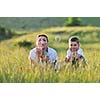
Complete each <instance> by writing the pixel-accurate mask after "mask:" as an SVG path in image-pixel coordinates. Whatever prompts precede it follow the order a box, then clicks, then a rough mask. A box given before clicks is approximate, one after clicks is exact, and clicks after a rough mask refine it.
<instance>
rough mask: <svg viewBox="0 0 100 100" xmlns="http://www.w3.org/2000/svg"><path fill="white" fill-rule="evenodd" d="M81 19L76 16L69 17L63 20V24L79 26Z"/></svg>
mask: <svg viewBox="0 0 100 100" xmlns="http://www.w3.org/2000/svg"><path fill="white" fill-rule="evenodd" d="M81 25H82V20H81V19H80V18H78V17H69V18H68V19H67V21H66V22H65V26H81Z"/></svg>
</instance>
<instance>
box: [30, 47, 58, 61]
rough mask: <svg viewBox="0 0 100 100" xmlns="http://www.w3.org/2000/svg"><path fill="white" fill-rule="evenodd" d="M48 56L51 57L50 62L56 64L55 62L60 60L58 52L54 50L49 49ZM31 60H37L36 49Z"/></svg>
mask: <svg viewBox="0 0 100 100" xmlns="http://www.w3.org/2000/svg"><path fill="white" fill-rule="evenodd" d="M46 55H47V56H48V57H49V60H50V62H55V60H56V61H57V60H58V57H57V52H56V51H55V50H54V49H53V48H50V47H48V49H47V50H46ZM29 58H30V59H31V60H36V48H34V49H32V50H31V51H30V54H29Z"/></svg>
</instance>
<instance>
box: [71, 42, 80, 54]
mask: <svg viewBox="0 0 100 100" xmlns="http://www.w3.org/2000/svg"><path fill="white" fill-rule="evenodd" d="M69 48H70V50H71V51H72V52H75V51H77V50H78V49H79V44H78V43H77V42H69Z"/></svg>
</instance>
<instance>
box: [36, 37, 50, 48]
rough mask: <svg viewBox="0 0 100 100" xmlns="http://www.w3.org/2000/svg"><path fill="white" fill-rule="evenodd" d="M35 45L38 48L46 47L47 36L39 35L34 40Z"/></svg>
mask: <svg viewBox="0 0 100 100" xmlns="http://www.w3.org/2000/svg"><path fill="white" fill-rule="evenodd" d="M36 46H37V47H38V48H42V49H46V48H47V47H48V42H47V38H46V37H44V36H40V37H38V38H37V40H36Z"/></svg>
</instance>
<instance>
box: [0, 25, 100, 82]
mask: <svg viewBox="0 0 100 100" xmlns="http://www.w3.org/2000/svg"><path fill="white" fill-rule="evenodd" d="M27 32H28V31H27ZM40 33H46V34H47V35H48V37H49V46H50V47H52V48H54V49H55V50H56V51H57V53H58V58H59V66H60V69H59V70H58V71H56V72H55V71H54V69H53V68H51V65H46V66H45V67H46V68H42V67H41V65H39V64H38V63H36V64H35V68H34V69H33V68H31V67H30V62H29V59H28V55H29V51H30V50H31V49H32V48H34V47H35V41H36V36H37V34H40ZM16 34H21V32H19V33H18V32H16ZM73 35H76V36H79V37H80V42H81V45H80V46H81V48H82V49H83V51H84V54H85V56H86V59H87V62H88V64H87V65H86V66H85V67H84V68H83V65H80V66H79V67H78V68H77V69H73V68H72V66H71V65H70V64H66V63H65V62H64V59H65V56H66V51H67V49H68V38H69V37H70V36H73ZM99 45H100V27H89V26H87V27H55V28H48V29H43V30H42V29H41V30H37V31H34V32H30V30H29V32H28V33H27V34H23V35H22V36H20V35H15V36H13V37H12V38H10V39H5V40H4V39H3V40H2V41H1V42H0V82H1V83H98V82H100V53H99V52H100V46H99Z"/></svg>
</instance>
